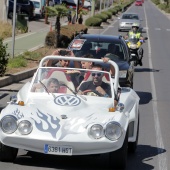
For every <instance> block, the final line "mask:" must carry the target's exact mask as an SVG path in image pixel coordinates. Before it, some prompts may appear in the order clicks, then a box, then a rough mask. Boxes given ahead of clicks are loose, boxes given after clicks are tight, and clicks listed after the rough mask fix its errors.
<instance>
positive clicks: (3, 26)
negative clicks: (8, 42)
mask: <svg viewBox="0 0 170 170" xmlns="http://www.w3.org/2000/svg"><path fill="white" fill-rule="evenodd" d="M11 36H12V25H11V24H10V23H8V22H3V21H0V37H1V38H2V39H5V38H8V37H11Z"/></svg>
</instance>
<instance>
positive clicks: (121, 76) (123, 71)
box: [119, 70, 127, 78]
mask: <svg viewBox="0 0 170 170" xmlns="http://www.w3.org/2000/svg"><path fill="white" fill-rule="evenodd" d="M126 75H127V70H121V71H119V77H120V78H126Z"/></svg>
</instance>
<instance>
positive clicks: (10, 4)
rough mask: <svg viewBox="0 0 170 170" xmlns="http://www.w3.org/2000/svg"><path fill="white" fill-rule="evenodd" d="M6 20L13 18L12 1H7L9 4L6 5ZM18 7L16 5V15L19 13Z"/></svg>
mask: <svg viewBox="0 0 170 170" xmlns="http://www.w3.org/2000/svg"><path fill="white" fill-rule="evenodd" d="M8 5H9V6H8V18H9V19H12V18H13V10H14V3H13V2H12V1H9V4H8ZM19 10H20V9H19V5H18V4H16V13H17V14H18V13H19Z"/></svg>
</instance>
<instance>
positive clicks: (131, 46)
mask: <svg viewBox="0 0 170 170" xmlns="http://www.w3.org/2000/svg"><path fill="white" fill-rule="evenodd" d="M129 47H130V48H132V49H136V48H137V44H131V45H130V46H129Z"/></svg>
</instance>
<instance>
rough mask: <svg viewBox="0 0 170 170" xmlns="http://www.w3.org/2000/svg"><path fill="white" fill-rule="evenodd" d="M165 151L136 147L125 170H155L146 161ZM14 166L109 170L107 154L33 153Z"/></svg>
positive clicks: (23, 157)
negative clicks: (63, 154) (56, 154)
mask: <svg viewBox="0 0 170 170" xmlns="http://www.w3.org/2000/svg"><path fill="white" fill-rule="evenodd" d="M165 152H166V150H165V149H161V148H157V147H152V146H150V145H138V147H137V151H136V153H135V154H128V162H127V168H126V170H137V169H138V170H152V169H155V167H153V166H152V165H150V164H149V163H147V161H149V160H152V159H154V157H155V156H157V155H159V154H163V153H165ZM14 164H19V165H24V166H25V165H26V166H31V167H43V168H48V169H49V168H50V169H51V168H55V169H61V170H62V169H63V170H97V169H101V170H110V168H109V154H103V155H101V156H100V155H98V156H71V157H70V156H55V155H45V154H39V153H34V152H27V154H25V155H20V156H18V157H17V159H16V160H15V162H14Z"/></svg>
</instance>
